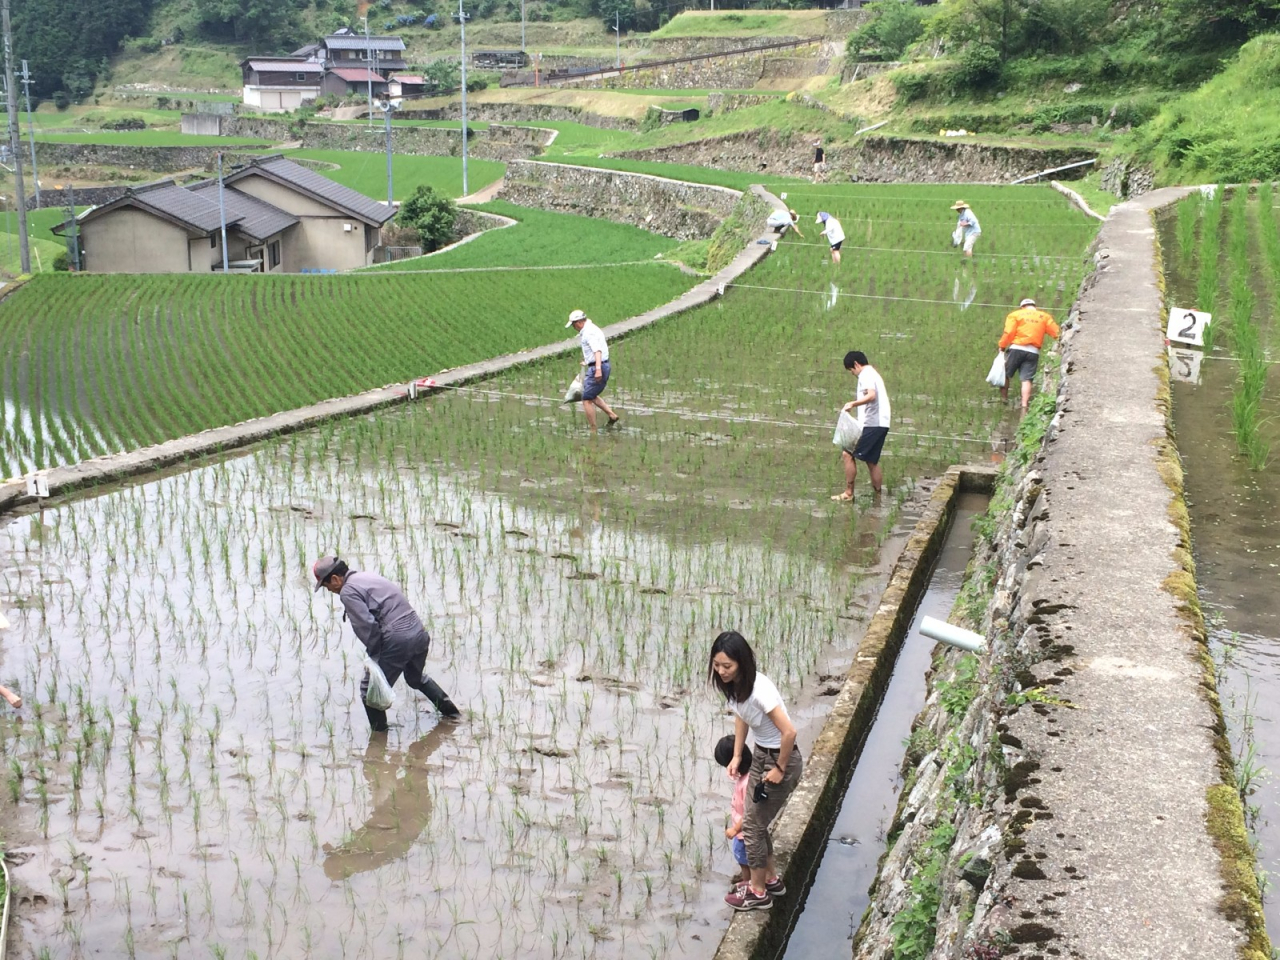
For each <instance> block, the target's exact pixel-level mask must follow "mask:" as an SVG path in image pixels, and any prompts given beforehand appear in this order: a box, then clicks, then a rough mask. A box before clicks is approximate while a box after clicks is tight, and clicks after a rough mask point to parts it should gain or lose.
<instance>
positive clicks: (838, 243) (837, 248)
mask: <svg viewBox="0 0 1280 960" xmlns="http://www.w3.org/2000/svg"><path fill="white" fill-rule="evenodd" d="M842 246H844V241H843V240H837V241H836V242H835V243H833V244H832V245H831V249H832V250H834V251H835V252H836V253H839V252H840V248H841V247H842Z"/></svg>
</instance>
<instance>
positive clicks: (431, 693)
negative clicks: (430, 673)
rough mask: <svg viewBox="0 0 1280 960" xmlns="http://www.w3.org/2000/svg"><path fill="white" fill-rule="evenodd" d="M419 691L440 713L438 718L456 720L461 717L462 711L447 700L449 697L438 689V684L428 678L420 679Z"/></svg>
mask: <svg viewBox="0 0 1280 960" xmlns="http://www.w3.org/2000/svg"><path fill="white" fill-rule="evenodd" d="M420 689H421V690H422V692H423V693H424V694H426V696H427V699H428V700H430V701H431V703H432V705H433V706H434V707H435V708H436V709H437V710H439V711H440V716H442V717H445V718H446V719H449V720H456V719H457V718H458V717H460V716H462V711H461V710H459V709H458V708H457V707H456V706H455V705H454V703H453V701H452V700H450V699H449V695H448V694H447V693H445V692H444V691H443V690H442V689H440V684H438V683H436V682H435V681H434V680H432V679H431V678H430V677H423V678H422V687H421V688H420Z"/></svg>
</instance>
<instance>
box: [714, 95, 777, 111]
mask: <svg viewBox="0 0 1280 960" xmlns="http://www.w3.org/2000/svg"><path fill="white" fill-rule="evenodd" d="M780 99H782V98H781V97H778V96H771V95H770V94H767V93H708V94H707V113H731V112H732V111H734V110H745V109H746V108H747V107H758V106H759V105H760V104H762V103H772V102H774V101H775V100H780Z"/></svg>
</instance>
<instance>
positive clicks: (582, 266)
mask: <svg viewBox="0 0 1280 960" xmlns="http://www.w3.org/2000/svg"><path fill="white" fill-rule="evenodd" d="M653 263H656V264H661V265H663V266H668V267H675V268H676V269H677V270H678V269H680V265H679V264H678V263H676V262H675V261H673V260H657V259H653V260H619V261H618V262H617V263H549V264H543V265H541V266H535V267H437V268H436V269H433V270H363V271H361V272H360V276H362V277H381V276H392V277H399V276H404V275H405V274H406V273H503V272H515V271H520V270H590V269H592V268H595V267H600V268H604V267H640V266H644V265H645V264H653Z"/></svg>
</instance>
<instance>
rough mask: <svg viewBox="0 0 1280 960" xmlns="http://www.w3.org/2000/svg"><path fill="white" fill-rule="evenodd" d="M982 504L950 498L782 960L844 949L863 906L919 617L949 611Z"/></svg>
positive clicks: (921, 677) (916, 671) (917, 663)
mask: <svg viewBox="0 0 1280 960" xmlns="http://www.w3.org/2000/svg"><path fill="white" fill-rule="evenodd" d="M986 505H987V498H985V497H980V496H975V495H967V496H964V497H962V498H961V499H960V502H959V503H958V504H957V509H956V513H955V516H954V518H953V520H952V523H951V530H950V531H949V533H948V534H947V540H946V543H945V545H944V546H943V548H942V553H941V555H940V556H939V557H938V563H937V566H936V567H935V568H934V571H933V576H932V579H931V580H930V582H929V588H928V590H927V591H926V592H925V595H924V597H923V598H922V599H921V601H920V606H919V608H917V610H916V612H915V616H914V617H913V619H912V621H911V628H910V630H909V631H908V633H907V637H906V639H905V640H904V641H903V647H902V652H901V653H900V654H899V655H898V661H897V663H896V664H895V666H894V671H893V678H892V680H890V682H889V687H888V689H887V690H886V691H885V695H884V700H883V701H882V703H881V704H880V709H879V711H878V712H877V714H876V719H875V724H874V726H872V728H871V732H870V733H869V734H868V735H867V740H866V743H865V745H864V746H863V749H862V755H861V757H860V758H859V760H858V765H857V767H856V768H855V769H854V772H853V777H852V778H851V779H850V782H849V786H848V788H847V790H846V792H845V795H844V800H843V802H842V804H841V807H840V813H839V815H838V816H837V818H836V822H835V825H834V826H833V827H832V830H831V837H830V839H829V840H828V841H827V846H826V849H825V851H824V852H823V854H822V865H821V866H820V867H819V868H818V874H817V876H816V877H815V878H814V881H813V886H812V887H811V888H810V889H809V892H808V895H807V896H806V898H805V902H804V912H803V913H802V914H801V915H800V918H799V920H797V922H796V926H795V929H794V930H793V931H792V933H791V938H790V940H789V941H788V943H787V950H786V953H785V957H786V960H817V958H826V957H831V956H834V955H836V954H837V953H845V954H847V953H848V952H849V950H850V946H845V947H843V948H841V947H839V946H837V945H838V944H840V943H841V942H842V941H849V940H851V939H852V937H853V934H854V932H855V931H856V930H857V929H858V924H859V922H860V921H861V919H862V914H863V911H865V910H866V908H867V903H868V902H869V901H868V891H869V890H870V888H871V883H872V881H873V880H874V879H875V873H876V867H877V865H878V863H879V861H880V856H881V854H882V853H883V852H884V844H885V839H886V836H887V834H888V831H889V827H890V825H891V823H892V822H893V815H894V811H895V809H896V808H897V804H898V793H899V791H900V790H901V789H902V777H901V775H900V773H901V767H902V757H903V752H904V743H905V741H906V738H907V736H908V735H909V734H910V732H911V722H912V720H914V719H915V716H916V714H917V713H919V712H920V709H921V707H923V706H924V700H925V694H926V692H927V691H926V687H925V675H926V674H927V672H928V670H929V664H930V662H931V655H932V652H933V650H934V646H935V645H934V643H933V641H931V640H928V639H926V638H925V637H923V636H921V635H920V632H919V627H920V622H921V620H922V618H924V617H926V616H929V617H935V618H937V619H939V620H946V619H947V616H948V614H949V613H950V612H951V606H952V604H953V603H955V599H956V596H957V595H958V594H959V592H960V585H961V581H962V580H963V578H964V571H965V567H966V565H967V564H968V563H969V558H970V557H971V556H972V555H973V531H972V530H971V529H970V524H971V522H972V520H973V518H974V517H976V516H978V515H980V514H981V513H982V512H983V511H984V510H985V509H986Z"/></svg>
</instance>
